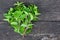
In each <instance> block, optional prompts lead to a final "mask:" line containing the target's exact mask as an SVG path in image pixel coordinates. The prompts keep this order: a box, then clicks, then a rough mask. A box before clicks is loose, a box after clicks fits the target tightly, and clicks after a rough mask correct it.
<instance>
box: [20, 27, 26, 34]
mask: <svg viewBox="0 0 60 40" xmlns="http://www.w3.org/2000/svg"><path fill="white" fill-rule="evenodd" d="M19 31H20V34H21V35H23V33H24V31H25V27H23V26H21V27H20V30H19Z"/></svg>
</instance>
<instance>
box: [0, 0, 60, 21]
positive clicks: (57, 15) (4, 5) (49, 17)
mask: <svg viewBox="0 0 60 40" xmlns="http://www.w3.org/2000/svg"><path fill="white" fill-rule="evenodd" d="M16 1H17V0H7V1H5V0H4V1H3V0H1V1H0V20H1V19H3V16H2V15H3V14H4V13H5V12H6V11H7V10H8V8H9V7H12V6H13V4H14V3H15V2H16ZM18 1H23V2H25V3H34V4H36V5H37V6H38V8H39V11H40V12H41V16H39V20H46V21H60V0H45V1H44V0H29V1H28V0H18Z"/></svg>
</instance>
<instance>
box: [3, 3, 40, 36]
mask: <svg viewBox="0 0 60 40" xmlns="http://www.w3.org/2000/svg"><path fill="white" fill-rule="evenodd" d="M38 15H39V13H38V8H37V6H36V5H34V4H30V5H28V6H26V5H25V4H24V3H23V2H16V3H15V4H14V7H11V8H10V9H9V10H8V12H7V13H5V14H4V17H5V19H4V20H5V21H8V22H9V23H10V25H11V26H12V27H13V28H14V32H17V33H19V34H20V35H22V36H23V35H26V34H28V33H30V32H31V29H32V27H33V24H32V21H35V20H37V16H38Z"/></svg>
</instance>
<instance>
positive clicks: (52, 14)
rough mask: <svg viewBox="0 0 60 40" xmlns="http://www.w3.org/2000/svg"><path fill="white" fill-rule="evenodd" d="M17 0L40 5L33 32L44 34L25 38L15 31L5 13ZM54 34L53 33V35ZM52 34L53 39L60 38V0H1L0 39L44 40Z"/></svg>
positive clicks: (57, 39)
mask: <svg viewBox="0 0 60 40" xmlns="http://www.w3.org/2000/svg"><path fill="white" fill-rule="evenodd" d="M16 1H21V2H25V3H27V4H28V3H33V4H36V5H37V6H38V9H39V12H40V13H41V15H40V16H39V20H38V21H37V22H34V24H35V25H34V27H33V30H32V32H31V34H34V35H35V34H36V35H37V34H38V33H39V34H44V35H40V36H34V35H27V36H26V37H25V38H24V39H22V37H21V36H20V35H19V34H18V33H15V32H14V31H13V29H12V28H11V27H10V25H9V24H8V23H7V22H4V21H3V19H4V17H3V14H4V13H5V12H6V11H7V10H8V9H9V8H10V7H12V6H13V4H14V3H15V2H16ZM52 34H53V35H52ZM46 35H48V36H49V37H50V36H51V35H52V39H51V40H60V0H0V40H44V37H45V36H46ZM53 38H54V39H53ZM47 40H49V39H47Z"/></svg>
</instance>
